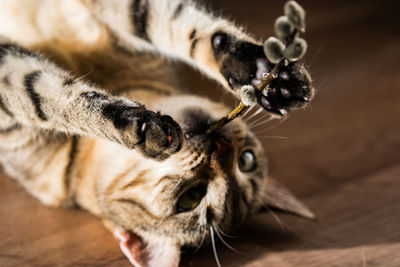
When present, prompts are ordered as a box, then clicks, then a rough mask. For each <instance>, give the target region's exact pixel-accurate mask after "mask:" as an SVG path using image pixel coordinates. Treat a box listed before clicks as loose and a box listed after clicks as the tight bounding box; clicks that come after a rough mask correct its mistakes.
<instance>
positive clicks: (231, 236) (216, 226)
mask: <svg viewBox="0 0 400 267" xmlns="http://www.w3.org/2000/svg"><path fill="white" fill-rule="evenodd" d="M214 227H215V230H217V229H218V231H219V232H220V233H222V235H224V236H226V237H229V238H236V237H237V236H233V235H228V234H226V233H224V231H222V230H221V229H220V228H219V227H218V225H217V224H215V225H214Z"/></svg>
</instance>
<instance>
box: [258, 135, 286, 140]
mask: <svg viewBox="0 0 400 267" xmlns="http://www.w3.org/2000/svg"><path fill="white" fill-rule="evenodd" d="M257 138H260V139H262V138H275V139H290V137H287V136H273V135H261V136H257Z"/></svg>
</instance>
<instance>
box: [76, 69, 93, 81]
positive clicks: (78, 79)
mask: <svg viewBox="0 0 400 267" xmlns="http://www.w3.org/2000/svg"><path fill="white" fill-rule="evenodd" d="M92 72H93V69H91V70H90V71H89V72H88V73H86V74H84V75H82V76H80V77H78V78H76V79H75V81H76V82H78V81H80V80H82V79H83V78H85V77H87V76H89V75H90V74H92Z"/></svg>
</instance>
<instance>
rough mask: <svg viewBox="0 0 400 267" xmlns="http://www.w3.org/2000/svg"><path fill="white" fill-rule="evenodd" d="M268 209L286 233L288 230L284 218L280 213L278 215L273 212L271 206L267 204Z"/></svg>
mask: <svg viewBox="0 0 400 267" xmlns="http://www.w3.org/2000/svg"><path fill="white" fill-rule="evenodd" d="M266 209H268V212H269V213H271V216H272V217H273V218H274V219H275V221H277V223H278V224H279V226H280V227H281V229H282V231H283V232H284V233H285V234H286V233H287V232H288V231H287V228H286V226H285V224H284V223H283V222H282V220H281V219H280V218H279V217H278V215H276V213H275V212H273V211H272V210H271V208H270V207H268V206H266Z"/></svg>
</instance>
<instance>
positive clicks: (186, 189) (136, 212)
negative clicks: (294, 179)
mask: <svg viewBox="0 0 400 267" xmlns="http://www.w3.org/2000/svg"><path fill="white" fill-rule="evenodd" d="M151 108H152V109H156V110H157V109H158V110H161V112H162V113H163V114H168V115H170V116H172V117H173V118H174V119H175V120H176V121H177V122H178V123H179V124H180V125H181V127H182V130H183V132H184V133H185V134H184V135H185V140H184V143H183V146H182V148H181V150H180V151H179V152H178V153H176V154H174V155H172V156H171V157H169V158H168V159H167V160H165V161H162V162H158V161H154V160H151V159H147V158H144V157H142V156H141V155H139V154H138V153H136V152H134V151H129V150H126V149H124V148H121V147H119V146H117V145H114V144H111V143H108V142H107V143H104V144H103V146H104V148H103V149H104V151H107V152H108V155H107V160H106V161H104V159H103V162H102V163H101V164H102V166H101V167H100V170H101V171H100V172H101V173H99V176H101V177H102V178H101V179H99V181H98V182H97V185H96V190H97V191H96V192H97V199H98V201H99V204H100V207H101V212H102V216H104V217H105V218H106V219H108V220H109V221H111V222H112V223H113V224H114V226H116V227H119V229H120V230H119V231H120V232H119V234H118V233H117V236H119V239H120V242H121V244H122V245H121V248H122V250H123V251H124V250H125V251H124V253H125V254H126V255H128V257H129V256H130V257H131V261H136V262H140V261H141V262H142V263H146V262H147V263H152V264H154V265H157V264H156V263H157V260H160V261H161V262H162V263H163V266H167V264H166V263H171V265H173V264H174V263H176V262H177V261H179V253H180V248H181V247H182V246H195V247H196V246H200V245H201V244H202V243H207V242H209V241H210V239H211V235H212V233H213V232H214V233H215V234H217V233H216V232H218V231H223V232H229V231H230V230H232V229H233V228H235V227H237V226H238V225H239V224H240V222H242V221H243V220H244V219H246V218H247V217H248V216H249V215H251V214H254V213H256V212H257V211H259V210H260V209H261V208H263V206H265V205H267V204H271V203H272V204H274V205H275V206H281V208H287V209H289V210H290V209H291V208H293V207H295V206H296V205H300V206H298V207H297V208H298V209H301V208H304V207H301V204H299V203H297V202H296V200H295V199H294V198H292V196H290V195H287V197H286V198H285V199H283V200H282V199H281V200H280V196H281V195H282V193H283V195H284V194H287V191H285V189H284V188H281V189H280V191H279V192H274V190H275V189H276V188H278V187H279V186H277V185H276V184H275V183H269V182H268V181H269V179H267V160H266V157H265V154H264V151H263V148H262V146H261V144H260V142H259V140H258V139H257V138H256V137H255V135H254V134H253V133H252V132H251V131H250V130H249V128H248V127H247V126H246V124H245V123H244V122H243V121H242V120H241V119H237V120H234V121H232V122H231V123H229V124H228V125H226V126H225V127H223V128H222V129H220V130H219V131H217V132H216V133H214V134H205V132H206V129H207V126H208V125H209V124H210V122H212V121H214V120H217V119H219V118H220V117H221V116H223V115H225V114H227V112H228V111H229V110H228V109H227V108H225V107H224V106H223V105H221V104H216V103H212V102H210V101H208V100H206V99H203V98H199V97H193V96H176V97H168V98H163V99H159V100H158V101H153V102H152V104H151ZM109 168H113V170H109ZM274 188H275V189H274ZM267 191H271V192H272V193H271V194H267V193H268V192H267ZM274 193H277V197H276V198H275V199H274V198H272V199H271V196H273V195H274ZM267 195H268V197H266V196H267ZM285 201H286V202H287V203H286V204H285V203H284V202H285ZM291 201H292V202H293V201H294V202H293V203H290V202H291ZM274 202H275V203H274ZM294 209H296V208H294ZM304 209H305V208H304ZM294 211H295V210H294ZM303 212H305V213H307V210H303Z"/></svg>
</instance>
